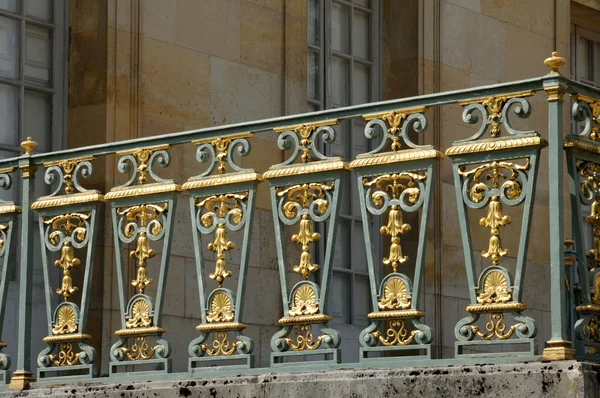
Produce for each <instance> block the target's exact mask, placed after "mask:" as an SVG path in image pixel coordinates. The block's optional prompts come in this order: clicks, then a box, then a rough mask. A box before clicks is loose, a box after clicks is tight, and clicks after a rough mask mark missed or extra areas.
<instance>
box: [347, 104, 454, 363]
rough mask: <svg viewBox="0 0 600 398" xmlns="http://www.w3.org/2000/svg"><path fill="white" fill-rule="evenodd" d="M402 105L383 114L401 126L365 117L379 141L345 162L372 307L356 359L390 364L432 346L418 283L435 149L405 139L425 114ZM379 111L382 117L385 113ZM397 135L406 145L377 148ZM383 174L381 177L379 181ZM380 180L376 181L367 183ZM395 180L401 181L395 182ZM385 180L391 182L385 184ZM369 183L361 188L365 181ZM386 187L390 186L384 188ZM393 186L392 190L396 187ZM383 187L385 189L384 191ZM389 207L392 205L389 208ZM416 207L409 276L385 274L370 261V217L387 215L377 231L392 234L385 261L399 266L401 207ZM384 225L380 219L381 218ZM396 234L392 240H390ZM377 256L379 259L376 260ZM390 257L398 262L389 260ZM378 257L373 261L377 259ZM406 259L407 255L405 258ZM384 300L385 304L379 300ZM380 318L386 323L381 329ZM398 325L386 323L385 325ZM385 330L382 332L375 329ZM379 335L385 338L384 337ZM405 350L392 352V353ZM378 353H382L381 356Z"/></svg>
mask: <svg viewBox="0 0 600 398" xmlns="http://www.w3.org/2000/svg"><path fill="white" fill-rule="evenodd" d="M404 112H406V111H405V110H402V109H400V110H397V111H395V112H393V113H391V114H389V115H385V116H388V117H387V120H388V124H390V120H393V117H394V116H395V115H399V116H400V117H403V119H404V120H403V122H402V125H401V126H390V128H389V129H388V126H387V125H386V123H385V122H384V121H383V120H381V119H380V118H375V119H372V120H370V121H369V122H368V123H367V125H366V126H365V135H366V137H367V138H370V139H373V138H376V137H377V135H378V133H380V132H381V133H382V134H381V135H382V136H383V139H382V140H381V143H380V145H379V146H378V147H377V148H376V149H374V150H373V151H371V152H368V153H366V154H364V155H359V156H358V157H357V159H356V160H355V161H353V162H352V163H351V164H350V167H353V168H354V169H355V171H356V175H357V185H358V194H359V199H360V209H361V216H362V221H363V228H364V239H365V246H366V249H367V250H366V253H367V265H368V270H369V281H370V291H371V308H372V309H373V311H374V312H372V313H371V314H369V318H371V319H372V323H371V324H370V325H369V326H368V327H367V328H366V329H364V330H363V331H362V332H361V334H360V337H359V342H360V344H361V346H362V347H361V348H360V357H359V360H360V362H361V363H366V364H369V363H382V362H383V363H388V364H390V365H407V364H411V363H414V362H415V361H426V360H430V359H432V356H433V350H432V347H431V341H432V339H433V331H432V329H431V328H430V327H429V326H428V325H426V324H424V323H422V322H421V321H420V318H422V317H423V316H424V315H425V313H424V312H422V311H420V309H421V308H422V307H421V298H422V295H421V288H422V286H423V275H424V270H425V269H424V267H425V254H426V247H427V245H426V242H427V225H428V223H429V210H430V207H431V197H432V189H431V186H432V182H433V181H434V180H435V174H434V165H435V163H436V162H437V158H440V157H442V155H441V153H439V152H438V151H436V150H435V149H434V148H433V147H432V146H428V145H415V144H414V143H413V142H412V141H411V140H410V138H409V133H410V132H414V133H422V132H424V131H425V130H426V128H427V118H426V117H425V115H424V114H423V113H420V112H417V113H412V114H409V115H407V114H406V113H404ZM385 116H384V117H385ZM393 127H399V129H400V133H398V134H397V136H396V135H395V134H392V133H390V131H393ZM392 140H397V142H395V144H396V145H398V146H399V145H400V143H401V142H402V143H404V144H405V145H406V146H408V148H407V149H397V150H394V148H395V146H393V147H392V151H389V152H382V150H383V149H385V148H388V147H389V146H390V141H392ZM392 145H394V144H392ZM384 157H388V158H390V160H386V161H385V162H381V161H380V160H381V159H383V158H384ZM382 179H383V180H382ZM377 181H381V182H380V183H379V184H380V185H373V183H376V182H377ZM398 181H401V183H402V184H403V185H400V184H401V183H398ZM390 182H391V184H390ZM367 184H369V187H368V188H367V187H366V185H367ZM390 188H391V189H390ZM396 190H397V191H396ZM388 191H389V192H388ZM390 209H392V210H390ZM418 211H421V217H420V225H419V228H418V234H419V246H418V249H417V256H416V258H415V260H414V267H415V271H414V275H413V277H412V278H411V277H409V276H407V275H406V274H404V273H401V272H398V271H394V269H392V272H391V273H389V274H388V275H387V276H385V277H381V278H380V277H379V275H382V274H383V269H382V268H383V267H382V266H381V265H380V264H377V265H376V263H375V253H376V250H375V249H374V247H373V241H372V235H373V234H376V233H377V232H375V231H373V230H372V229H373V228H372V227H371V225H372V224H373V223H372V222H371V221H372V217H377V216H380V217H384V216H385V215H386V214H387V218H388V222H387V226H385V227H382V228H381V230H382V233H383V232H385V233H386V234H390V235H391V236H392V238H391V239H392V243H391V247H390V255H389V257H388V258H387V259H386V258H384V259H383V261H384V262H385V261H386V260H387V262H388V265H391V266H393V265H395V266H396V267H398V268H399V266H400V267H401V266H402V265H403V263H404V262H406V261H408V259H407V258H406V257H405V256H403V255H402V252H401V250H402V249H401V246H400V235H402V234H404V233H405V232H407V231H408V229H409V228H411V226H410V225H409V224H404V222H403V220H402V215H401V214H402V212H407V213H413V212H418ZM382 225H386V222H382ZM396 239H397V242H395V240H396ZM377 260H379V259H377ZM393 261H396V262H397V263H400V264H393ZM379 262H381V261H378V262H377V263H379ZM411 262H412V260H411ZM389 286H400V287H404V290H405V292H404V291H400V290H399V289H398V288H396V289H395V290H394V289H392V288H390V287H389ZM386 302H387V306H386V305H384V303H386ZM405 321H410V323H411V325H412V330H409V328H406V327H405ZM385 322H390V324H389V325H388V326H387V330H386V328H385V327H384V326H385ZM392 323H394V324H395V325H398V326H400V328H398V327H396V328H392V327H391V325H392ZM382 327H383V330H385V333H382V332H381V331H380V329H382ZM384 336H385V338H384ZM400 352H401V353H402V354H405V355H401V356H397V355H393V353H400ZM374 353H378V354H380V355H379V356H376V357H369V355H370V354H374ZM384 355H386V356H385V357H384Z"/></svg>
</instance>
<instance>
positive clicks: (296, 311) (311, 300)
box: [290, 285, 319, 316]
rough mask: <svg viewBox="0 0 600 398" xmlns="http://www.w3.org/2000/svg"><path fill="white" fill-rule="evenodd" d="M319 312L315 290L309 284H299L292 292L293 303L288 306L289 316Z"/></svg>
mask: <svg viewBox="0 0 600 398" xmlns="http://www.w3.org/2000/svg"><path fill="white" fill-rule="evenodd" d="M317 312H319V303H318V302H317V292H315V289H313V288H312V286H310V285H304V286H301V287H300V288H299V289H298V290H296V293H295V294H294V305H292V308H290V316H298V315H313V314H316V313H317Z"/></svg>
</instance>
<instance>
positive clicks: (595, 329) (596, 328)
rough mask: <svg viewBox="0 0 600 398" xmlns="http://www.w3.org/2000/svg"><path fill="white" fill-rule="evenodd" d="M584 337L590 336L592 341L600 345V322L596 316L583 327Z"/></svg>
mask: <svg viewBox="0 0 600 398" xmlns="http://www.w3.org/2000/svg"><path fill="white" fill-rule="evenodd" d="M583 335H584V336H588V337H589V338H590V340H592V341H594V342H596V343H600V320H599V319H598V317H597V316H596V315H593V316H592V317H590V320H589V321H588V323H587V324H586V325H585V326H584V327H583Z"/></svg>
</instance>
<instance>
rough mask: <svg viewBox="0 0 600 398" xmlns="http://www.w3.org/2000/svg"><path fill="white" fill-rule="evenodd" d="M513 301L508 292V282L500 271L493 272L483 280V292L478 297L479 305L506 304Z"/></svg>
mask: <svg viewBox="0 0 600 398" xmlns="http://www.w3.org/2000/svg"><path fill="white" fill-rule="evenodd" d="M511 299H512V295H511V294H510V293H509V292H508V280H507V279H506V277H505V276H504V274H502V273H501V272H499V271H492V272H490V273H488V274H487V275H486V276H485V279H484V280H483V290H482V291H481V292H480V293H479V295H478V296H477V302H478V303H479V304H489V303H506V302H508V301H510V300H511Z"/></svg>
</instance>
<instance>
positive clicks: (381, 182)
mask: <svg viewBox="0 0 600 398" xmlns="http://www.w3.org/2000/svg"><path fill="white" fill-rule="evenodd" d="M426 179H427V173H424V174H417V173H409V172H401V173H395V174H384V175H381V176H378V177H375V178H373V179H372V180H369V179H368V178H364V179H363V184H364V185H365V186H366V187H368V188H370V189H369V191H368V192H369V193H370V200H371V201H372V202H373V204H374V205H375V206H376V207H377V208H380V209H386V208H387V207H388V204H390V205H391V206H389V207H390V211H389V213H388V221H387V224H386V225H384V226H382V227H381V228H380V233H381V234H382V235H384V236H390V241H391V243H390V254H389V256H388V257H384V258H383V264H384V265H387V266H391V267H392V270H393V272H398V267H399V266H400V264H404V263H405V262H406V261H407V260H408V257H407V256H404V255H403V254H402V247H401V245H400V235H403V234H405V233H407V232H408V231H410V229H411V226H410V225H409V224H407V223H404V221H403V216H402V211H401V210H400V208H401V203H402V202H403V201H405V202H406V203H408V204H409V205H413V206H414V205H416V204H417V202H418V201H419V197H420V195H421V190H422V184H420V183H419V182H421V181H424V180H426Z"/></svg>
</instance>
